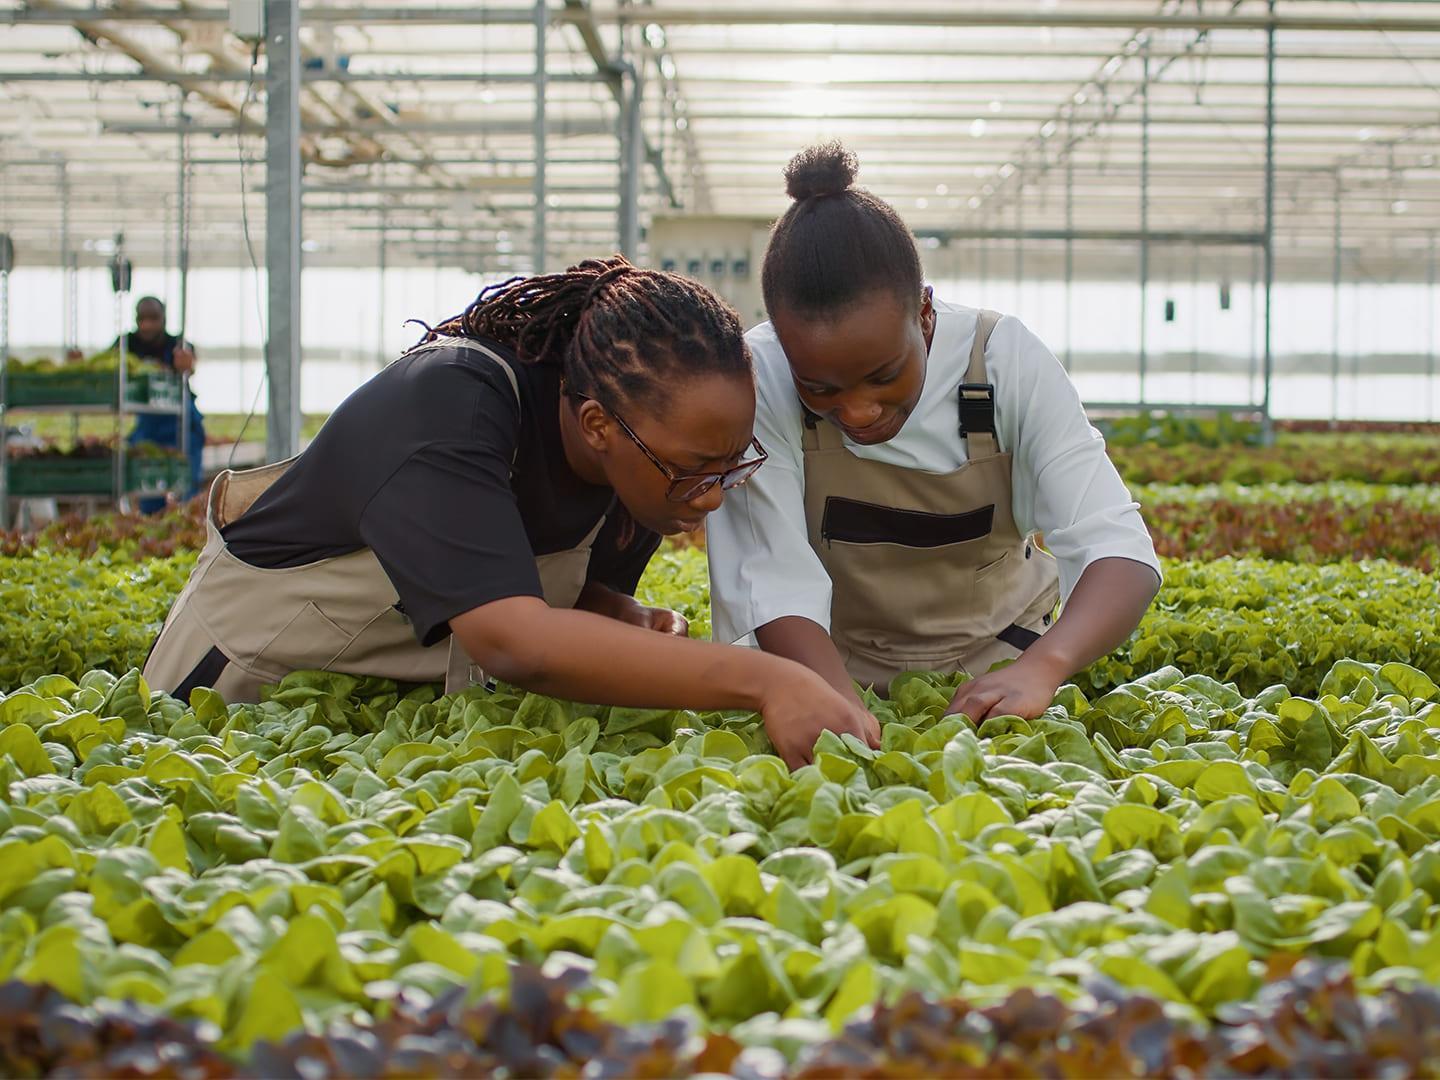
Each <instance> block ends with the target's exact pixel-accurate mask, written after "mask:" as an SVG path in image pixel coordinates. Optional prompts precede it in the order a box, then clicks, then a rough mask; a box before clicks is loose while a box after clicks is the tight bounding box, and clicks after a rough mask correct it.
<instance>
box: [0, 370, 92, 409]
mask: <svg viewBox="0 0 1440 1080" xmlns="http://www.w3.org/2000/svg"><path fill="white" fill-rule="evenodd" d="M114 404H115V375H114V373H112V372H108V371H16V372H13V373H12V374H10V375H9V377H8V378H7V379H6V392H5V405H6V407H7V408H11V409H20V408H24V407H25V406H27V405H109V406H112V407H113V406H114Z"/></svg>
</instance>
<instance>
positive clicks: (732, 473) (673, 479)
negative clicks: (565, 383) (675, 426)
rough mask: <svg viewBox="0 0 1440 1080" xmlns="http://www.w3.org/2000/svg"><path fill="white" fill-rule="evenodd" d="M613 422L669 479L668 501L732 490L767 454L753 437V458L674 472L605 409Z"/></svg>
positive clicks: (570, 392) (686, 499) (752, 473)
mask: <svg viewBox="0 0 1440 1080" xmlns="http://www.w3.org/2000/svg"><path fill="white" fill-rule="evenodd" d="M567 393H569V395H570V396H571V397H574V398H581V399H583V398H585V397H586V395H584V394H577V393H575V392H574V391H567ZM605 411H606V412H608V413H609V414H610V415H611V416H613V417H614V418H615V422H616V423H617V424H619V425H620V430H621V431H623V432H625V434H626V435H628V436H629V437H630V441H631V442H633V443H634V444H635V445H636V446H638V447H639V448H640V452H641V453H642V454H644V455H645V456H646V457H647V458H649V459H650V464H652V465H654V466H655V468H657V469H659V470H660V471H661V472H662V473H664V474H665V479H667V480H669V481H670V487H669V489H668V490H667V491H666V492H665V497H666V498H667V499H669V500H670V501H671V502H682V503H683V502H689V501H690V500H691V499H698V498H699V497H700V496H701V495H704V494H705V493H706V492H707V491H710V490H711V489H713V488H714V487H715V485H716V484H719V485H720V490H721V491H733V490H734V489H735V488H737V487H739V486H740V485H741V484H743V483H745V481H746V480H749V479H750V478H751V477H752V476H754V475H755V473H756V471H757V470H758V469H759V468H760V466H761V465H764V464H765V461H766V459H767V458H769V457H770V455H769V454H768V453H766V451H765V448H764V447H763V446H761V445H760V440H759V439H755V438H752V439H751V440H750V449H751V450H754V451H755V455H756V456H755V457H753V458H751V459H750V460H748V461H742V462H740V463H739V464H738V465H732V466H731V467H730V468H728V469H722V470H720V471H719V472H698V473H677V472H676V471H675V470H674V469H672V468H670V466H669V465H666V464H665V462H663V461H661V460H660V459H659V458H658V457H656V456H655V452H654V451H653V450H651V449H650V448H649V447H648V446H646V445H645V441H644V440H643V439H641V438H640V436H639V435H636V434H635V431H634V429H633V428H631V426H630V425H629V424H627V423H626V422H625V419H624V417H622V416H621V415H620V414H619V413H617V412H616V411H615V410H614V409H608V408H607V409H606V410H605Z"/></svg>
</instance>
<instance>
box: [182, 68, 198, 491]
mask: <svg viewBox="0 0 1440 1080" xmlns="http://www.w3.org/2000/svg"><path fill="white" fill-rule="evenodd" d="M178 119H179V132H180V138H179V142H178V144H177V146H176V156H177V159H178V161H179V165H178V170H177V171H178V175H177V177H176V181H175V196H176V198H175V267H176V270H177V271H178V274H179V281H178V286H179V287H178V288H177V290H176V295H175V309H176V313H177V319H176V321H177V323H178V327H177V331H176V333H177V335H178V337H179V338H180V343H181V344H182V345H188V344H189V342H187V341H186V340H185V326H186V318H187V316H188V315H189V312H190V145H189V143H190V140H189V138H188V134H187V132H186V130H185V125H186V123H187V122H188V120H189V118H188V117H187V116H186V115H185V91H184V90H183V89H182V90H181V91H180V110H179V117H178ZM178 426H179V428H180V447H179V449H180V453H181V454H183V455H185V459H186V463H187V468H186V470H185V487H184V491H185V496H186V498H188V497H189V496H190V476H191V472H190V469H189V467H188V463H189V458H190V376H189V374H183V375H181V376H180V423H179V425H178ZM201 454H202V456H203V454H204V450H203V449H202V450H201Z"/></svg>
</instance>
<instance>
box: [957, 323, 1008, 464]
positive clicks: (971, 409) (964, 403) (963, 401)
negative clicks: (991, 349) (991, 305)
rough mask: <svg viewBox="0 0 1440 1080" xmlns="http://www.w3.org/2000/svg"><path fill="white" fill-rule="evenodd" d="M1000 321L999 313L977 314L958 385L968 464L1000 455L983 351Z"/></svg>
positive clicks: (961, 434) (962, 432)
mask: <svg viewBox="0 0 1440 1080" xmlns="http://www.w3.org/2000/svg"><path fill="white" fill-rule="evenodd" d="M999 321H1000V314H999V313H998V312H995V311H987V310H983V309H982V310H981V311H980V312H979V313H978V317H977V319H976V320H975V343H974V344H973V345H972V346H971V348H970V367H969V369H968V370H967V371H966V372H965V381H964V382H962V383H961V384H960V391H959V395H958V397H959V406H960V438H962V439H964V440H965V453H966V456H967V457H968V458H969V459H970V460H971V461H974V460H976V459H977V458H985V457H993V456H995V455H996V454H998V453H1000V443H999V441H998V440H997V439H996V438H995V384H994V383H992V382H990V381H989V380H987V379H986V377H985V349H986V348H987V347H988V346H989V344H990V335H991V334H992V333H994V331H995V324H996V323H998V322H999Z"/></svg>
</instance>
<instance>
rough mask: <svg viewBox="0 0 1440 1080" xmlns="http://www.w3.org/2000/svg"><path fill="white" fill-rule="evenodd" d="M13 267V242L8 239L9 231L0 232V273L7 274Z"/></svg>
mask: <svg viewBox="0 0 1440 1080" xmlns="http://www.w3.org/2000/svg"><path fill="white" fill-rule="evenodd" d="M14 269H15V242H14V241H13V240H11V239H10V234H9V233H0V274H8V273H10V271H12V270H14Z"/></svg>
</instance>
